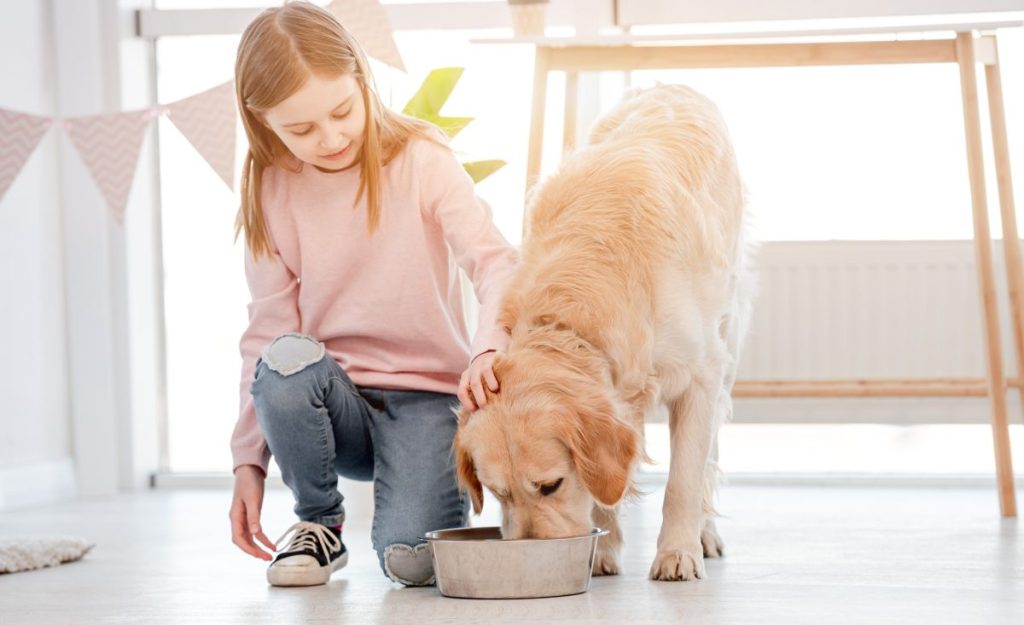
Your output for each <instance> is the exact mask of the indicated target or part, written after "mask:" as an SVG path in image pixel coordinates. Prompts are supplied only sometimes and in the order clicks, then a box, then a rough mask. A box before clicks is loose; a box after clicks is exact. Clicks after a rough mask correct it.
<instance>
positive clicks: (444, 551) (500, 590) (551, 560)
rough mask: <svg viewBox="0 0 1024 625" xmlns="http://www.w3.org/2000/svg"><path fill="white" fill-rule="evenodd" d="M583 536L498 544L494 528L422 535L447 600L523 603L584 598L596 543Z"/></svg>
mask: <svg viewBox="0 0 1024 625" xmlns="http://www.w3.org/2000/svg"><path fill="white" fill-rule="evenodd" d="M607 533H608V530H605V529H597V528H595V529H593V530H592V531H591V532H590V534H589V535H587V536H572V537H569V538H524V539H516V540H502V538H501V528H499V527H466V528H459V529H447V530H438V531H435V532H427V534H426V536H425V537H424V538H425V540H426V541H427V542H428V543H429V544H430V553H431V558H432V559H433V562H434V576H435V578H436V580H437V588H438V590H440V591H441V594H442V595H444V596H446V597H460V598H465V599H526V598H535V597H560V596H563V595H575V594H579V593H582V592H586V591H587V589H588V588H589V587H590V573H591V570H592V569H593V567H594V553H595V552H596V550H597V539H598V538H599V537H600V536H604V535H605V534H607Z"/></svg>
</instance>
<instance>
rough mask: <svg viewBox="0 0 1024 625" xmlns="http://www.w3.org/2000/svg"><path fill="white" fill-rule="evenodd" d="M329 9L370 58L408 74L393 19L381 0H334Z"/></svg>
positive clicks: (328, 6)
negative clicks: (394, 34) (395, 33)
mask: <svg viewBox="0 0 1024 625" xmlns="http://www.w3.org/2000/svg"><path fill="white" fill-rule="evenodd" d="M327 9H328V10H329V11H331V12H332V13H334V15H335V16H337V18H338V21H339V22H341V25H342V26H344V27H345V29H346V30H348V31H349V32H350V33H352V34H353V35H354V36H355V38H356V39H357V40H359V45H361V46H362V47H363V50H365V51H366V53H367V54H368V55H370V56H372V57H373V58H375V59H377V60H379V61H383V62H384V63H387V64H388V65H390V66H391V67H394V68H397V69H400V70H402V71H403V72H404V71H405V63H403V62H402V55H401V54H399V52H398V46H397V45H395V38H394V37H393V36H392V32H391V18H389V17H388V12H387V10H385V9H384V7H382V6H381V5H380V2H379V0H334V1H333V2H331V3H330V4H329V5H327Z"/></svg>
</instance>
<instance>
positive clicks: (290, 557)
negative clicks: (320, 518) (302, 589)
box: [267, 521, 348, 586]
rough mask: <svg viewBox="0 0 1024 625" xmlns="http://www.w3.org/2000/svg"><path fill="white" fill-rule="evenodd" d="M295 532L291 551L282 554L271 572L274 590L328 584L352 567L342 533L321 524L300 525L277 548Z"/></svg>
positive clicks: (272, 564)
mask: <svg viewBox="0 0 1024 625" xmlns="http://www.w3.org/2000/svg"><path fill="white" fill-rule="evenodd" d="M293 532H294V534H295V535H294V536H292V539H291V542H289V543H288V547H287V548H286V549H285V550H284V551H283V552H280V553H278V555H277V557H276V558H274V561H273V562H272V563H271V564H270V567H269V568H268V569H267V581H268V582H270V583H271V584H272V585H274V586H317V585H319V584H326V583H327V580H329V579H330V578H331V573H333V572H335V571H337V570H338V569H340V568H342V567H344V566H345V565H346V564H348V550H347V549H345V543H343V542H341V530H337V529H333V528H330V527H327V526H324V525H320V524H319V523H308V522H306V521H299V522H298V523H296V524H295V525H293V526H291V527H289V528H288V531H286V532H285V533H284V535H283V536H281V538H278V539H277V542H275V543H274V544H275V545H277V544H280V543H281V541H283V540H284V539H285V538H286V537H287V536H288V535H289V534H291V533H293Z"/></svg>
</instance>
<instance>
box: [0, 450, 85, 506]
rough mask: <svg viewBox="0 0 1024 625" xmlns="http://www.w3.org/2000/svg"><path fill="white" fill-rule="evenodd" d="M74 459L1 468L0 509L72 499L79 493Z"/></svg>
mask: <svg viewBox="0 0 1024 625" xmlns="http://www.w3.org/2000/svg"><path fill="white" fill-rule="evenodd" d="M77 492H78V487H77V483H76V481H75V466H74V460H72V458H70V457H68V458H61V459H60V460H56V461H53V462H41V463H37V464H30V465H27V466H21V467H10V468H6V469H0V510H4V511H7V510H14V509H16V508H26V507H30V506H41V505H46V504H51V503H57V502H60V501H71V500H73V499H75V497H76V496H77Z"/></svg>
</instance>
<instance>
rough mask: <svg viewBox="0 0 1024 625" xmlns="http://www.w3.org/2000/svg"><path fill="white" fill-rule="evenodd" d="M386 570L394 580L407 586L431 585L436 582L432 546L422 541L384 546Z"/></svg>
mask: <svg viewBox="0 0 1024 625" xmlns="http://www.w3.org/2000/svg"><path fill="white" fill-rule="evenodd" d="M384 572H385V573H386V574H387V576H388V577H389V578H391V580H392V581H395V582H398V583H400V584H405V585H406V586H429V585H430V584H433V583H434V563H433V562H432V561H431V558H430V547H429V546H428V545H427V543H420V544H418V545H416V546H415V547H410V546H408V545H401V544H396V545H388V546H387V547H385V548H384Z"/></svg>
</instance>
